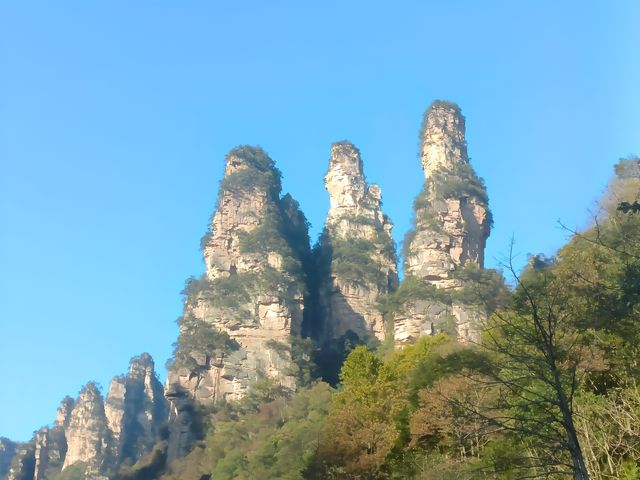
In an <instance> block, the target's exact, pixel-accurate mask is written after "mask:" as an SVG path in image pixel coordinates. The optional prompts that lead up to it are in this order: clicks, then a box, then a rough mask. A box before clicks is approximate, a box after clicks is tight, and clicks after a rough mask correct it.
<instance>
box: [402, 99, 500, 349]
mask: <svg viewBox="0 0 640 480" xmlns="http://www.w3.org/2000/svg"><path fill="white" fill-rule="evenodd" d="M420 139H421V153H420V158H421V163H422V169H423V171H424V176H425V183H424V189H423V191H422V192H421V193H420V195H419V196H418V197H417V198H416V200H415V202H414V212H415V218H414V227H413V229H412V230H411V231H410V232H409V233H408V235H407V237H406V238H405V252H404V257H405V258H404V272H405V276H406V277H410V281H412V282H415V280H419V281H420V282H422V283H423V284H424V285H425V287H429V286H433V287H436V288H437V289H441V290H442V292H440V293H438V292H435V291H433V289H429V288H424V289H422V292H423V295H422V296H423V298H421V299H418V298H417V299H415V300H414V301H413V302H409V303H408V304H407V305H406V306H405V308H403V309H402V311H401V312H398V313H397V314H396V318H395V322H394V323H395V327H394V330H395V332H394V333H395V339H396V343H399V344H402V343H405V342H409V341H413V340H415V339H416V338H417V337H420V336H422V335H429V334H433V333H437V332H438V331H448V332H449V333H451V334H453V335H456V336H457V337H458V339H459V340H461V341H472V340H474V339H477V336H478V333H479V328H480V325H481V323H482V321H483V318H484V316H485V314H484V313H483V312H482V311H481V309H478V308H475V307H470V306H465V305H463V304H461V303H460V302H459V301H456V300H451V299H449V300H448V301H447V300H446V297H447V295H443V294H442V293H444V292H455V291H456V290H459V289H462V288H464V287H465V281H464V280H463V279H462V277H463V276H462V275H460V271H461V270H463V269H464V268H465V267H470V266H471V265H472V264H473V265H475V266H476V267H477V268H480V269H482V268H483V266H484V249H485V244H486V241H487V238H488V236H489V233H490V228H491V222H492V220H491V213H490V211H489V207H488V197H487V193H486V190H485V187H484V183H483V181H482V179H480V178H479V177H478V176H477V175H476V174H475V172H474V171H473V168H472V167H471V165H470V164H469V157H468V154H467V143H466V140H465V118H464V117H463V116H462V113H461V112H460V108H459V107H458V106H457V105H455V104H452V103H450V102H444V101H436V102H434V103H433V104H432V105H431V106H430V107H429V109H428V110H427V112H426V114H425V118H424V123H423V125H422V129H421V134H420ZM414 284H415V283H414ZM453 296H454V297H455V295H453Z"/></svg>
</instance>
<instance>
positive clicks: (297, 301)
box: [166, 147, 309, 448]
mask: <svg viewBox="0 0 640 480" xmlns="http://www.w3.org/2000/svg"><path fill="white" fill-rule="evenodd" d="M280 190H281V185H280V172H279V171H278V170H277V169H276V168H275V165H274V163H273V161H272V160H271V159H270V158H269V157H268V156H267V154H266V153H265V152H264V151H262V150H261V149H259V148H254V147H239V148H236V149H234V150H232V151H231V152H229V154H228V155H227V158H226V167H225V173H224V178H223V180H222V182H221V183H220V189H219V195H218V205H217V209H216V212H215V214H214V215H213V218H212V221H211V226H210V230H209V233H208V234H207V235H206V236H205V237H204V238H203V242H202V247H203V253H204V260H205V266H206V273H205V275H204V276H203V277H202V278H201V279H199V280H192V281H191V282H190V283H189V284H188V285H187V288H186V290H185V293H186V299H185V312H184V315H183V317H182V318H181V320H180V337H179V339H178V347H177V349H176V352H175V355H174V363H173V367H172V368H171V371H170V373H169V378H168V382H167V389H166V394H167V396H168V398H169V399H173V400H175V402H173V400H172V402H173V403H174V404H173V405H172V408H171V418H172V423H175V421H177V420H178V418H183V415H184V414H185V412H188V411H189V408H190V407H188V406H187V403H185V394H186V397H191V398H192V399H194V400H195V401H196V402H201V403H207V402H214V401H216V400H222V399H225V400H231V401H233V400H238V399H240V398H241V397H242V396H243V395H244V394H245V393H246V391H247V389H248V388H249V387H250V386H251V385H252V384H254V383H255V382H256V381H258V380H260V379H261V378H270V379H272V380H273V381H275V382H276V383H279V384H280V385H282V386H284V387H287V388H294V386H295V379H294V376H293V375H292V373H291V368H292V361H291V356H290V346H291V339H292V338H294V337H298V336H299V335H300V332H301V325H302V314H303V292H304V287H305V282H304V274H303V268H302V257H303V256H304V255H305V254H306V253H308V250H309V240H308V234H307V224H306V220H304V216H303V215H302V213H301V212H300V211H299V209H298V207H297V203H296V202H295V201H293V200H292V199H291V197H290V196H285V197H282V198H281V197H280ZM185 421H186V420H185ZM180 422H182V420H180V421H179V422H178V423H180ZM183 433H184V432H183ZM176 448H177V447H176Z"/></svg>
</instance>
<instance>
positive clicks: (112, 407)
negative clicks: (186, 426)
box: [104, 353, 169, 464]
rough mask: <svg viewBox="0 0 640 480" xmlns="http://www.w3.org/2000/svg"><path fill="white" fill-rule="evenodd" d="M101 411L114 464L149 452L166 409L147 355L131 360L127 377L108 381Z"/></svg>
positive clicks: (158, 436)
mask: <svg viewBox="0 0 640 480" xmlns="http://www.w3.org/2000/svg"><path fill="white" fill-rule="evenodd" d="M104 410H105V416H106V420H107V425H108V427H109V431H110V433H111V437H112V442H111V445H112V447H113V455H114V457H115V462H116V463H117V464H120V463H123V462H125V461H127V460H128V461H130V462H132V463H135V462H136V461H137V460H139V459H140V458H142V457H144V456H145V455H147V454H149V453H150V452H151V450H152V448H153V445H154V443H155V442H156V441H157V440H158V439H159V438H160V430H161V428H162V427H163V426H164V424H165V423H166V421H167V418H168V414H169V410H168V403H167V401H166V400H165V398H164V391H163V387H162V384H161V383H160V382H159V381H158V379H157V378H156V375H155V370H154V362H153V359H152V358H151V356H150V355H149V354H147V353H144V354H142V355H140V356H139V357H134V358H133V359H131V362H130V364H129V373H128V374H127V376H126V377H116V378H114V379H113V380H112V381H111V385H110V386H109V393H108V394H107V398H106V401H105V407H104Z"/></svg>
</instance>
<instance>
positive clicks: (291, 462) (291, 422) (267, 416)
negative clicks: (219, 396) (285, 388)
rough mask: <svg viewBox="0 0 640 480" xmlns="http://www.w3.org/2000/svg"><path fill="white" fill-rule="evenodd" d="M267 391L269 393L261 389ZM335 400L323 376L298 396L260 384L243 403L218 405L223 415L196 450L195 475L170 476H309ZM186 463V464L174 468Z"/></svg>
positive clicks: (177, 479) (184, 478)
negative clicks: (235, 405)
mask: <svg viewBox="0 0 640 480" xmlns="http://www.w3.org/2000/svg"><path fill="white" fill-rule="evenodd" d="M265 386H266V385H265ZM261 391H262V392H264V393H265V395H262V396H261V395H259V392H261ZM256 395H257V396H256ZM330 401H331V390H330V387H329V386H328V385H327V384H325V383H321V382H320V383H315V384H312V385H310V386H309V387H307V388H302V389H300V390H299V391H298V392H297V393H296V394H295V395H293V396H292V397H288V396H286V395H284V394H283V393H282V392H277V391H275V390H273V388H271V387H268V386H266V389H265V388H264V387H260V386H259V387H258V388H257V389H256V392H254V394H253V396H252V397H250V398H247V399H243V401H242V402H240V405H238V406H237V407H232V408H230V409H229V408H226V409H225V408H218V411H217V412H215V413H214V415H216V417H217V419H216V421H214V422H213V427H212V428H211V429H210V431H209V432H208V434H207V436H206V438H205V440H204V442H203V445H202V447H200V448H199V449H197V452H196V453H193V452H192V455H190V457H191V458H189V464H190V465H189V467H188V468H189V469H190V471H191V474H190V475H180V474H178V475H173V476H166V477H164V478H166V479H167V480H169V479H175V480H187V479H188V480H191V479H194V480H195V479H199V478H201V477H202V476H203V475H210V476H211V478H215V479H220V480H225V479H246V480H249V479H256V478H282V479H287V480H295V479H303V478H305V472H306V471H307V469H308V468H309V466H310V465H311V463H312V462H313V459H314V457H315V454H316V450H317V446H318V445H317V439H318V435H319V432H320V428H321V426H322V421H323V418H324V417H325V416H326V414H327V411H328V408H329V404H330ZM186 468H187V465H181V466H179V467H178V468H175V467H174V469H173V470H174V471H176V470H178V471H180V470H186Z"/></svg>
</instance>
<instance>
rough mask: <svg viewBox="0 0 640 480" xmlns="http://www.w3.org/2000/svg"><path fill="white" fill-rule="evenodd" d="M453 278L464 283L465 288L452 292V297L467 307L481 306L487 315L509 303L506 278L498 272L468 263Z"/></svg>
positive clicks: (454, 273)
mask: <svg viewBox="0 0 640 480" xmlns="http://www.w3.org/2000/svg"><path fill="white" fill-rule="evenodd" d="M453 278H457V279H459V280H461V281H462V282H463V287H462V288H461V289H457V290H454V291H452V292H451V297H452V298H453V299H454V300H457V301H459V302H461V303H463V304H465V305H476V306H481V307H482V308H483V309H484V311H485V312H486V313H487V315H490V314H492V313H493V312H495V311H496V310H497V309H498V308H501V307H505V306H507V304H508V303H509V290H508V289H507V286H506V285H505V282H504V277H503V276H502V274H501V273H500V272H498V271H497V270H489V269H484V268H480V267H478V266H477V265H476V264H475V263H468V264H467V265H465V267H464V268H459V269H457V270H455V271H454V272H453Z"/></svg>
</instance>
